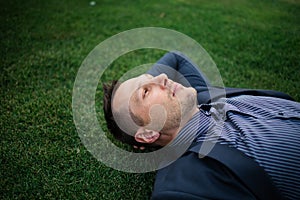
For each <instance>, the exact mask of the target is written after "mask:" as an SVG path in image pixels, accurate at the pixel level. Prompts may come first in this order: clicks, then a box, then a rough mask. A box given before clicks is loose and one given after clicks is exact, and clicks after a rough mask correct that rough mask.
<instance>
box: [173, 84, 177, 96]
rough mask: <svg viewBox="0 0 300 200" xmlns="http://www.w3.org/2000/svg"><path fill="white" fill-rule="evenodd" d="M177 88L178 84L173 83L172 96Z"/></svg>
mask: <svg viewBox="0 0 300 200" xmlns="http://www.w3.org/2000/svg"><path fill="white" fill-rule="evenodd" d="M177 88H178V84H176V83H174V89H173V97H174V96H175V93H176V90H177Z"/></svg>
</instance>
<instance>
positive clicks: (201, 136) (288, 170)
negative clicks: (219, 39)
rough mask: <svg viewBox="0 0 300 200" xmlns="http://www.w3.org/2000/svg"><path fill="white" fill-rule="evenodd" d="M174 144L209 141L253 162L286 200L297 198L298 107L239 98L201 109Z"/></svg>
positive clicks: (299, 156)
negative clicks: (235, 151)
mask: <svg viewBox="0 0 300 200" xmlns="http://www.w3.org/2000/svg"><path fill="white" fill-rule="evenodd" d="M199 107H200V111H199V112H198V113H197V114H195V115H194V117H193V118H192V119H191V120H190V121H189V122H188V124H187V125H186V126H185V127H184V128H183V129H182V130H181V131H180V133H179V134H178V136H177V138H176V140H175V143H177V142H182V141H188V140H189V141H191V140H194V141H205V140H206V141H212V142H218V143H220V144H226V145H229V146H230V147H233V148H236V149H238V150H240V151H242V152H243V153H244V154H246V155H247V156H249V157H251V158H253V159H254V160H255V161H256V162H257V163H258V164H259V165H260V166H261V167H263V168H264V170H265V171H266V172H267V174H269V176H270V177H271V179H272V180H273V182H274V184H275V185H276V187H277V188H278V189H279V191H280V192H281V193H282V194H283V196H284V197H286V198H287V199H299V198H300V103H297V102H294V101H289V100H284V99H279V98H273V97H259V96H247V95H242V96H238V97H233V98H227V99H226V98H222V99H220V101H218V102H216V103H212V104H205V105H200V106H199Z"/></svg>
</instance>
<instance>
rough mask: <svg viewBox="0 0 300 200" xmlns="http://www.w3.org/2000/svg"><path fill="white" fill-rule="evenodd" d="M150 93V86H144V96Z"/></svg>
mask: <svg viewBox="0 0 300 200" xmlns="http://www.w3.org/2000/svg"><path fill="white" fill-rule="evenodd" d="M148 94H149V89H148V88H144V89H143V98H145V97H146V96H147V95H148Z"/></svg>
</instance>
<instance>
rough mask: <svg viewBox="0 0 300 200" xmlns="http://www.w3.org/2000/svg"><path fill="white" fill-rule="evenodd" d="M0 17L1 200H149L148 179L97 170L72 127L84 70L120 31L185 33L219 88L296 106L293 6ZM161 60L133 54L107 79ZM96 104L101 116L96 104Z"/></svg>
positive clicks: (297, 8)
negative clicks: (267, 92)
mask: <svg viewBox="0 0 300 200" xmlns="http://www.w3.org/2000/svg"><path fill="white" fill-rule="evenodd" d="M0 11H1V12H0V13H1V14H0V24H1V25H0V27H1V32H0V38H1V40H0V44H1V48H0V52H1V67H0V85H1V86H0V87H1V93H0V95H1V96H0V99H1V107H0V128H1V129H0V130H1V134H0V137H1V148H0V149H1V169H0V171H1V172H0V173H1V194H2V195H1V199H107V200H111V199H149V197H150V195H151V190H152V186H153V181H154V173H146V174H130V173H124V172H120V171H117V170H114V169H111V168H109V167H106V166H105V165H103V164H101V163H100V162H98V161H97V160H96V159H95V158H94V157H93V156H92V155H91V154H90V153H89V152H88V151H87V150H86V148H85V147H84V145H83V144H82V143H81V141H80V138H79V136H78V134H77V131H76V128H75V125H74V123H73V117H72V108H71V105H72V89H73V83H74V81H75V77H76V73H77V70H78V69H79V67H80V65H81V62H82V61H83V60H84V58H85V57H86V56H87V55H88V53H89V52H90V51H91V50H92V49H93V48H94V47H95V46H96V45H98V44H99V43H100V42H102V41H103V40H105V39H107V38H108V37H110V36H113V35H115V34H117V33H119V32H121V31H125V30H128V29H132V28H137V27H145V26H155V27H165V28H169V29H174V30H176V31H179V32H182V33H184V34H186V35H188V36H190V37H191V38H193V39H195V40H196V41H197V42H199V43H200V44H201V45H202V46H203V47H204V48H205V49H206V50H207V52H208V53H209V54H210V55H211V57H212V58H213V59H214V61H215V63H216V64H217V66H218V69H219V70H220V73H221V75H222V78H223V81H224V84H225V85H226V86H228V87H245V88H263V89H273V90H279V91H282V92H286V93H288V94H290V95H291V96H293V97H294V98H295V99H296V100H297V101H300V78H299V76H300V59H299V57H300V56H299V55H300V20H299V19H300V2H299V1H297V0H249V1H248V0H224V1H215V0H197V1H196V0H166V1H161V0H153V1H145V0H137V1H130V0H123V1H116V0H101V1H100V0H98V1H97V0H96V5H95V6H91V5H90V1H88V0H72V1H71V0H68V1H67V0H49V1H38V0H27V1H16V0H12V1H1V2H0ZM174 42H176V41H174ZM148 53H149V54H148ZM158 55H160V54H159V53H157V52H154V53H153V52H152V51H149V52H148V51H147V50H145V51H139V52H136V53H132V54H130V55H128V57H126V58H124V59H123V60H120V61H119V62H118V64H115V69H116V70H114V71H113V74H114V75H115V76H116V77H117V76H120V75H122V73H123V72H125V71H126V70H127V69H129V67H130V66H136V65H137V64H139V63H143V62H144V61H147V62H148V61H151V62H154V61H155V60H156V59H158V58H159V56H158ZM112 78H113V77H111V76H106V77H104V80H103V81H107V80H110V79H112ZM98 94H99V96H101V91H100V90H98ZM97 102H98V111H100V110H101V109H99V108H101V105H102V102H101V98H100V97H99V99H97ZM99 117H100V119H101V117H103V116H102V114H101V113H100V112H99ZM100 121H101V120H100ZM102 125H103V124H102Z"/></svg>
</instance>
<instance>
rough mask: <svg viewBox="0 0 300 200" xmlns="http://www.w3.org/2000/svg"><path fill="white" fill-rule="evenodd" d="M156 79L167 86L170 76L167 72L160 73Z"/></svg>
mask: <svg viewBox="0 0 300 200" xmlns="http://www.w3.org/2000/svg"><path fill="white" fill-rule="evenodd" d="M154 81H155V82H156V83H157V84H159V85H161V86H162V87H163V88H165V87H166V86H167V84H168V76H167V75H166V74H160V75H158V76H156V77H155V78H154Z"/></svg>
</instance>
